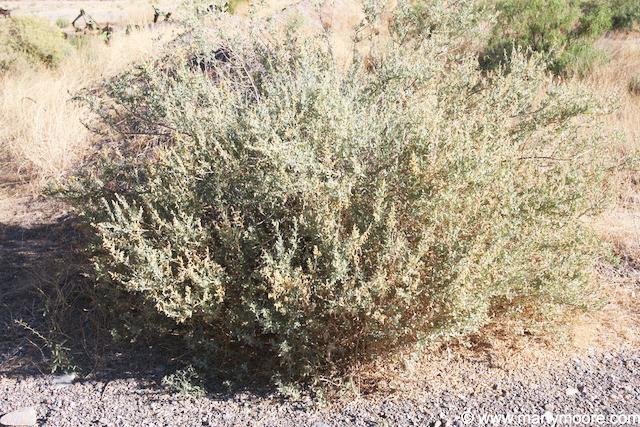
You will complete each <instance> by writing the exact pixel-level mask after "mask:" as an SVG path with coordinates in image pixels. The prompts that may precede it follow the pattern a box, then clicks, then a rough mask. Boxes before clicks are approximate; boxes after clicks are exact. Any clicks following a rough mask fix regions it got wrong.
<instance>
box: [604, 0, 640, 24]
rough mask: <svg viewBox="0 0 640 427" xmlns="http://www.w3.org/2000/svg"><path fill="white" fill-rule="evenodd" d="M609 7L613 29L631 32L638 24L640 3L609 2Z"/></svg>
mask: <svg viewBox="0 0 640 427" xmlns="http://www.w3.org/2000/svg"><path fill="white" fill-rule="evenodd" d="M609 7H610V8H611V10H612V17H611V27H612V28H613V29H617V30H618V29H619V30H631V29H632V28H633V26H634V25H636V24H638V23H640V3H639V2H637V1H636V0H610V3H609Z"/></svg>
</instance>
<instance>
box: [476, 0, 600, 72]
mask: <svg viewBox="0 0 640 427" xmlns="http://www.w3.org/2000/svg"><path fill="white" fill-rule="evenodd" d="M495 10H496V11H497V12H498V18H497V23H496V26H495V28H494V31H493V36H492V37H491V39H490V41H489V43H488V44H487V46H486V47H485V49H484V51H483V52H482V53H481V55H480V65H481V66H482V67H483V68H484V69H492V70H495V69H497V68H498V67H499V66H501V65H504V64H505V63H506V62H508V61H507V60H508V58H509V57H510V55H511V54H512V53H513V48H514V46H518V47H521V48H523V49H525V50H526V49H529V50H531V51H533V52H538V53H541V54H544V55H546V57H547V60H548V62H549V69H550V70H552V71H553V72H554V73H556V74H565V73H572V72H576V71H577V72H580V71H584V70H585V69H586V68H588V67H589V64H590V63H591V62H592V61H593V60H594V59H595V58H596V57H597V55H596V53H595V48H594V46H593V41H594V40H595V39H596V38H597V37H599V36H600V35H602V34H603V33H604V32H605V31H607V30H608V29H609V28H610V27H611V16H612V15H611V10H610V8H609V6H608V4H607V3H601V2H597V1H593V2H577V1H574V0H551V1H549V0H535V1H526V2H523V1H518V0H502V1H498V2H496V3H495ZM574 65H577V66H576V68H575V69H574V68H573V66H574Z"/></svg>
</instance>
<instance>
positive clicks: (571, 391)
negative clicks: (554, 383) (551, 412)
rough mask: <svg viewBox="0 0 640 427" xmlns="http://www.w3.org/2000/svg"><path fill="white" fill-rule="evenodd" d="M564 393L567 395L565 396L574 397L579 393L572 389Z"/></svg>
mask: <svg viewBox="0 0 640 427" xmlns="http://www.w3.org/2000/svg"><path fill="white" fill-rule="evenodd" d="M566 393H567V396H575V395H576V394H578V393H580V390H578V389H577V388H574V387H569V388H568V389H567V391H566Z"/></svg>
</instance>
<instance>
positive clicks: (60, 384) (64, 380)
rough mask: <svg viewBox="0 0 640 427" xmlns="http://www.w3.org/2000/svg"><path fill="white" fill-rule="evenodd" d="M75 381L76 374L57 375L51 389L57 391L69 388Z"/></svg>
mask: <svg viewBox="0 0 640 427" xmlns="http://www.w3.org/2000/svg"><path fill="white" fill-rule="evenodd" d="M75 379H76V374H66V375H59V376H57V377H55V378H54V379H53V388H55V389H59V388H64V387H69V386H70V385H72V384H73V380H75Z"/></svg>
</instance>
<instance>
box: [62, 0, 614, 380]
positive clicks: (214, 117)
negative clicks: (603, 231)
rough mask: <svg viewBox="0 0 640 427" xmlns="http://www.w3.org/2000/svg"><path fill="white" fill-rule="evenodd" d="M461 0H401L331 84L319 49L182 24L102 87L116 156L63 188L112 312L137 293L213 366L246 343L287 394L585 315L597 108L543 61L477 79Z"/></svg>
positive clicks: (600, 183)
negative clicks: (307, 383)
mask: <svg viewBox="0 0 640 427" xmlns="http://www.w3.org/2000/svg"><path fill="white" fill-rule="evenodd" d="M425 4H426V3H425ZM455 4H456V5H457V6H456V7H455V8H453V7H447V6H445V5H443V4H442V2H438V1H434V2H432V3H428V4H426V6H424V5H423V7H427V8H429V10H431V14H432V15H431V16H434V17H435V18H434V19H437V22H438V25H437V26H428V25H427V27H428V28H432V30H431V31H429V32H425V31H416V27H415V25H414V24H415V22H414V21H413V18H412V17H414V16H415V9H413V8H412V7H411V6H409V5H402V4H401V5H400V6H399V8H398V16H397V18H396V21H395V23H394V28H393V31H392V37H391V38H390V39H388V40H387V42H386V43H382V41H379V42H378V43H372V44H371V46H375V49H376V50H375V51H372V52H369V53H368V54H369V55H372V56H373V57H375V61H373V63H374V64H375V66H373V67H371V66H370V64H369V65H368V66H365V65H364V61H362V60H361V58H362V55H361V54H360V53H359V52H358V49H356V50H355V51H354V60H353V63H352V64H351V66H350V67H348V69H344V68H341V67H340V66H338V65H337V64H336V62H335V61H334V60H333V59H332V56H331V54H330V49H327V45H326V44H325V43H324V42H323V39H314V38H306V39H296V38H295V37H294V36H292V35H291V33H287V35H282V34H281V33H278V32H273V33H267V32H265V31H264V30H261V31H260V34H259V36H255V35H254V36H250V35H242V33H239V34H238V33H236V34H235V35H234V36H233V37H231V36H229V35H228V34H225V31H224V30H222V34H221V35H218V36H216V37H213V36H211V34H210V33H211V31H212V30H210V29H209V28H208V27H206V26H204V25H200V26H198V25H196V26H195V28H194V29H193V32H192V33H191V34H190V36H189V38H188V42H184V43H182V44H180V45H179V46H181V48H179V49H178V48H176V46H173V48H172V52H174V53H172V54H169V55H168V56H167V57H165V58H163V59H162V60H161V61H157V62H153V63H148V64H142V65H140V66H138V67H137V68H135V69H133V70H131V71H130V72H128V73H126V74H125V75H123V76H121V77H120V78H118V79H116V80H115V81H112V82H110V83H109V84H108V85H107V90H106V92H105V94H104V95H103V96H102V97H101V98H100V99H98V100H94V101H93V102H94V105H95V108H96V112H98V113H99V114H100V115H101V117H102V118H103V120H104V122H105V123H106V124H107V125H109V126H111V127H112V128H113V129H115V130H116V131H117V134H119V135H121V141H122V142H121V145H120V146H119V148H118V149H117V150H116V149H114V150H111V151H109V152H108V154H105V155H104V156H103V158H102V160H100V161H97V162H95V163H94V164H93V167H91V168H85V169H84V171H83V172H79V173H78V174H77V175H76V176H75V178H73V179H71V180H69V182H68V183H67V184H66V187H65V189H63V190H62V191H63V193H65V194H66V196H67V197H68V198H69V199H70V200H72V201H74V202H75V203H76V205H77V206H78V209H79V212H80V214H81V218H84V221H86V223H87V224H88V225H89V230H90V231H91V232H92V235H93V237H94V240H93V241H94V244H95V246H94V247H93V259H94V262H95V269H96V277H97V280H98V282H99V283H101V284H102V285H103V286H104V287H105V289H109V290H110V291H109V294H110V295H112V296H113V301H115V303H113V304H112V306H114V307H117V305H118V304H119V303H118V301H123V299H122V298H123V295H134V296H137V297H139V299H140V301H142V303H140V304H141V305H140V306H143V307H145V309H144V310H146V312H147V313H150V314H149V315H147V316H142V314H140V313H142V312H143V311H144V310H142V311H140V312H138V311H136V313H138V314H140V316H142V317H141V318H143V319H144V322H151V321H153V322H161V324H162V325H164V326H165V327H166V325H170V324H174V325H177V326H176V327H180V328H182V330H185V331H188V333H187V339H188V341H189V343H190V345H191V346H192V348H194V349H195V350H197V351H199V352H201V353H200V355H201V356H204V355H206V356H211V357H214V358H211V359H209V360H210V361H213V362H212V364H211V365H210V367H211V366H216V364H218V365H219V364H220V363H221V359H215V357H218V356H219V355H220V354H222V353H224V352H225V351H230V349H236V350H237V349H246V350H242V351H244V352H250V353H251V354H262V355H270V356H269V357H270V358H271V360H273V361H276V362H277V365H279V368H278V369H276V370H274V373H275V372H286V373H289V374H292V375H294V376H295V377H298V378H300V377H303V378H304V377H306V378H313V377H315V376H317V375H328V374H329V373H331V372H344V369H347V368H348V367H349V366H350V364H352V363H353V362H354V361H355V360H368V358H370V357H375V356H376V355H380V354H384V353H385V352H388V351H392V350H393V349H394V348H396V347H398V346H403V345H415V344H416V343H422V344H428V343H429V342H433V340H434V339H440V338H443V337H454V336H461V335H463V334H466V333H470V332H473V331H477V330H478V329H479V328H480V327H482V326H483V325H485V324H487V323H488V322H490V321H491V319H492V318H493V317H495V316H497V315H498V314H505V313H506V315H509V316H513V317H515V318H519V319H520V320H521V321H523V322H524V321H530V322H541V321H544V320H549V319H552V318H553V317H552V314H553V313H554V312H555V310H556V309H558V308H563V307H579V306H580V305H581V298H582V297H583V295H584V291H585V286H586V285H587V284H588V283H589V282H590V279H591V277H590V271H591V268H590V267H591V265H592V264H593V262H594V260H595V259H596V258H597V257H598V256H599V254H601V251H602V248H601V246H600V245H599V244H598V243H597V241H596V240H595V239H594V237H593V236H592V234H591V233H590V232H589V230H588V229H586V228H585V227H584V226H583V223H582V222H581V221H580V217H581V216H583V215H585V214H592V213H596V212H598V210H599V209H600V208H601V207H602V206H603V204H604V203H606V201H607V200H608V199H607V198H608V189H607V187H606V185H605V177H606V171H607V168H609V167H610V166H611V165H610V161H609V156H608V150H607V145H606V141H605V139H604V138H603V137H602V136H599V134H598V133H597V132H587V131H585V130H584V126H585V124H590V123H593V122H594V117H595V114H596V113H597V112H598V111H599V110H598V108H597V105H596V104H595V103H594V100H593V99H591V97H590V96H589V94H588V93H587V92H586V91H585V90H584V89H581V88H580V87H579V86H578V85H577V84H575V85H573V84H565V83H562V82H558V81H557V80H555V79H553V78H552V77H550V76H549V75H548V74H547V73H546V72H545V64H544V63H542V61H541V60H540V59H539V58H538V57H537V56H533V57H531V58H527V57H526V55H523V54H522V53H519V52H517V53H515V54H514V55H513V56H512V57H511V60H510V63H509V67H510V69H511V72H510V73H508V74H504V73H496V74H489V75H484V74H483V73H482V72H480V71H479V70H478V69H477V61H476V59H475V58H474V56H473V55H472V54H471V53H469V54H466V53H463V51H462V50H460V49H458V48H457V47H458V46H459V44H460V43H461V38H460V34H462V33H461V31H462V29H464V28H465V25H467V23H468V22H469V20H471V19H472V18H473V17H472V16H470V13H471V12H470V11H471V10H472V7H471V6H472V5H471V4H470V3H468V2H456V3H455ZM421 10H424V9H421ZM422 16H423V17H424V15H422ZM465 19H467V20H465ZM424 25H425V23H424V22H423V21H421V22H420V26H421V28H426V27H424ZM256 27H257V26H256ZM254 30H255V31H257V30H256V29H255V28H254ZM278 34H279V35H278ZM372 37H375V35H374V34H373V33H372ZM371 40H372V39H371ZM221 47H223V48H224V51H225V52H227V55H226V57H227V59H225V60H224V61H216V59H215V56H216V55H215V52H219V51H220V48H221ZM176 52H177V53H176ZM194 55H200V56H199V58H200V59H201V63H206V64H207V72H202V70H201V69H200V67H197V68H196V69H193V67H190V66H189V61H188V58H190V57H193V56H194ZM207 55H209V56H208V57H207ZM149 134H153V135H155V136H158V138H157V139H158V140H159V141H160V142H159V143H156V145H155V146H154V147H153V148H152V149H151V148H150V149H148V150H147V151H145V154H144V155H142V151H138V152H135V151H132V150H130V149H129V150H128V151H127V149H126V147H131V146H143V145H144V144H142V143H139V141H140V140H142V139H143V138H148V135H149ZM136 144H137V145H136ZM125 152H126V154H125ZM105 294H106V293H105ZM118 298H120V299H118ZM124 298H125V300H126V301H130V299H126V298H131V297H124ZM120 303H121V302H120ZM128 304H129V303H127V305H126V308H127V309H129V307H130V305H128ZM128 320H129V321H131V322H133V321H134V320H135V316H129V317H128ZM158 324H159V323H153V324H147V325H146V326H147V328H149V329H151V330H153V328H154V327H157V325H158ZM216 349H217V350H218V352H217V353H216V352H215V351H214V350H216ZM216 355H218V356H216ZM204 359H206V357H203V358H202V359H201V360H204Z"/></svg>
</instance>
